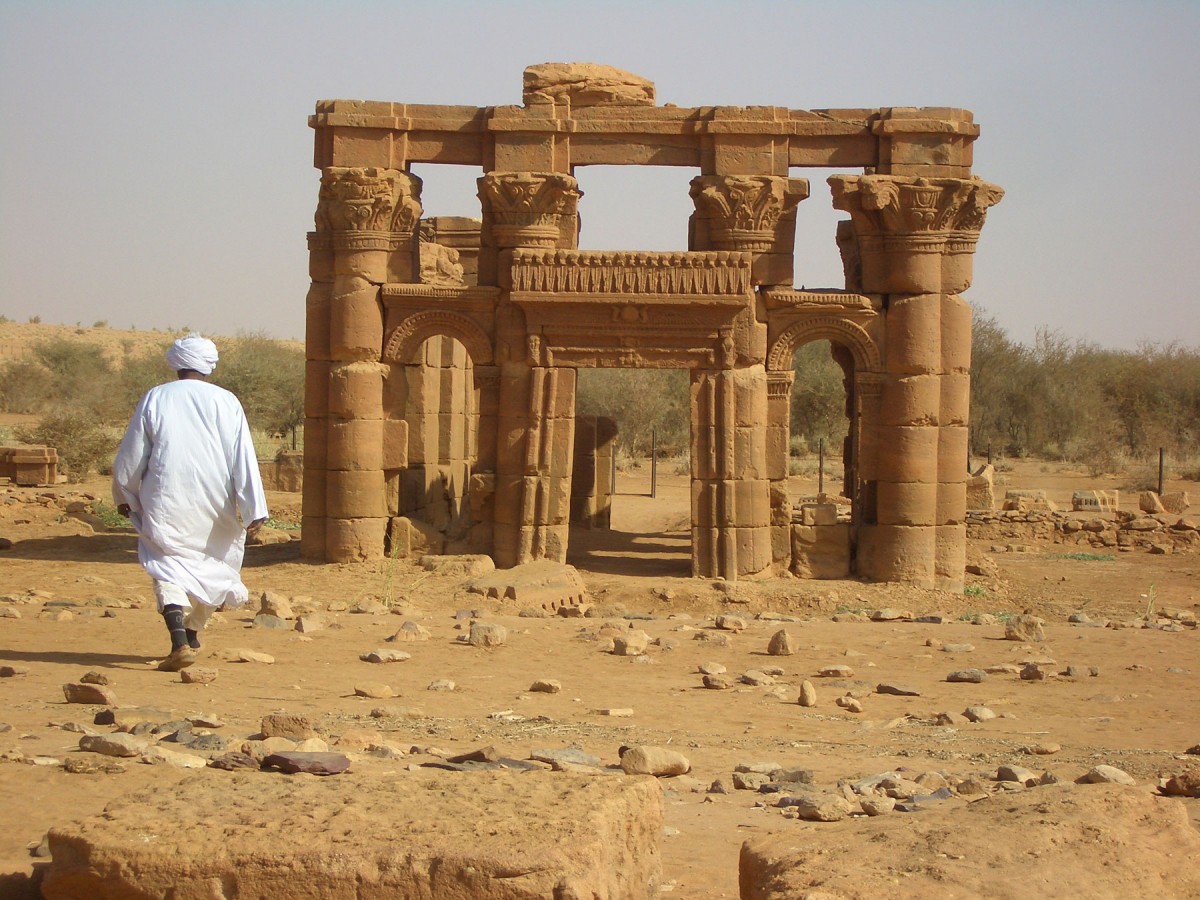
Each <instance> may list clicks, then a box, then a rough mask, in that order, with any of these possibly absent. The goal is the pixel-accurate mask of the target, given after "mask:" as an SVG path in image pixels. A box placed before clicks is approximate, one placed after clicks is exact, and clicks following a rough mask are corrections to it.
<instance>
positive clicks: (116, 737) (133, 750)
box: [79, 731, 154, 757]
mask: <svg viewBox="0 0 1200 900" xmlns="http://www.w3.org/2000/svg"><path fill="white" fill-rule="evenodd" d="M153 744H154V741H153V740H152V739H151V738H148V737H143V736H141V735H134V734H126V733H125V732H123V731H118V732H114V733H113V734H85V735H84V736H83V737H81V738H80V739H79V749H80V750H83V751H84V752H86V753H99V754H100V755H101V756H119V757H133V756H141V754H142V752H143V751H144V750H146V749H147V748H148V747H150V746H152V745H153Z"/></svg>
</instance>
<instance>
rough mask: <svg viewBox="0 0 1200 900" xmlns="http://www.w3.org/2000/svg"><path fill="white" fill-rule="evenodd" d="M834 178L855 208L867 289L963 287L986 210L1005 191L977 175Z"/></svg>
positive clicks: (836, 201)
mask: <svg viewBox="0 0 1200 900" xmlns="http://www.w3.org/2000/svg"><path fill="white" fill-rule="evenodd" d="M829 186H830V188H831V189H832V191H833V206H834V208H835V209H840V210H844V211H845V212H848V213H849V214H850V222H851V227H852V229H853V237H854V243H856V244H857V247H858V253H859V258H860V262H861V266H862V276H861V277H862V287H863V290H864V291H866V292H867V293H885V294H886V293H938V292H941V293H957V292H959V291H963V290H966V289H967V288H968V287H969V286H970V284H971V262H970V256H971V254H973V253H974V252H975V244H976V242H977V241H978V240H979V232H980V229H982V228H983V223H984V221H985V220H986V218H987V211H988V209H989V207H992V206H994V205H995V204H997V203H999V202H1000V199H1001V198H1002V197H1003V196H1004V190H1003V189H1002V188H1001V187H1000V186H999V185H995V184H991V183H989V182H986V181H982V180H980V179H979V178H969V179H964V178H920V177H912V176H899V175H833V176H831V177H830V178H829ZM923 257H924V258H923ZM928 257H940V258H941V259H940V260H938V259H930V258H928Z"/></svg>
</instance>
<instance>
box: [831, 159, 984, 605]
mask: <svg viewBox="0 0 1200 900" xmlns="http://www.w3.org/2000/svg"><path fill="white" fill-rule="evenodd" d="M829 183H830V186H831V187H832V189H833V205H834V206H835V207H836V208H837V209H841V210H845V211H846V212H848V213H850V218H851V223H852V227H853V230H854V238H855V240H856V243H857V246H858V253H859V262H860V265H861V279H862V288H863V290H864V291H865V292H866V293H873V294H886V295H887V297H886V298H885V329H884V334H885V337H884V374H883V378H882V379H881V381H882V384H881V392H880V398H879V411H878V418H877V420H876V422H875V423H874V428H873V429H871V428H870V425H867V427H866V428H865V429H864V431H873V442H874V447H873V452H874V453H875V454H876V459H875V462H874V471H873V473H871V474H870V475H868V474H867V473H865V472H864V476H863V477H864V478H869V479H871V480H873V482H874V484H873V490H872V489H871V487H868V489H867V491H866V493H867V494H868V500H870V499H871V498H873V501H874V502H873V507H874V508H873V510H871V509H868V510H867V512H866V515H865V516H864V519H863V522H862V525H861V526H860V528H859V532H858V571H859V574H861V575H865V576H866V577H868V578H871V579H872V580H875V581H904V582H908V583H910V584H917V585H923V586H926V587H943V588H947V589H951V590H953V589H958V590H961V588H962V583H963V567H964V563H965V546H966V529H965V524H964V523H965V514H966V493H965V488H964V485H965V479H966V413H967V408H966V397H967V393H968V391H969V374H968V372H969V365H970V340H971V329H970V310H969V308H968V307H967V306H966V303H965V301H963V300H962V298H961V297H959V296H957V295H958V293H959V292H960V291H964V290H966V289H967V287H969V286H970V282H971V256H972V254H973V253H974V250H975V243H976V241H977V240H978V238H979V232H980V229H981V228H982V226H983V222H984V218H985V216H986V212H987V209H988V207H990V206H992V205H994V204H995V203H997V202H999V200H1000V198H1001V197H1002V196H1003V191H1002V190H1001V189H1000V188H999V187H997V186H996V185H993V184H988V183H987V182H983V181H980V180H978V179H959V178H923V177H913V176H896V175H864V176H845V175H835V176H833V177H831V178H830V179H829ZM872 476H873V477H872ZM872 512H873V514H874V515H873V517H872V515H871V513H872Z"/></svg>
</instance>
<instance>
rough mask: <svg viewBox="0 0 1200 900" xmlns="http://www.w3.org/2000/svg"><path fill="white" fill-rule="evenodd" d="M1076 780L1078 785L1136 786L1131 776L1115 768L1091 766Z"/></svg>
mask: <svg viewBox="0 0 1200 900" xmlns="http://www.w3.org/2000/svg"><path fill="white" fill-rule="evenodd" d="M1077 780H1078V783H1079V784H1137V781H1136V780H1134V777H1133V776H1132V775H1130V774H1129V773H1128V772H1125V771H1122V770H1121V769H1118V768H1117V767H1116V766H1093V767H1092V768H1090V769H1088V771H1087V773H1086V774H1085V775H1082V776H1080V777H1079V779H1077Z"/></svg>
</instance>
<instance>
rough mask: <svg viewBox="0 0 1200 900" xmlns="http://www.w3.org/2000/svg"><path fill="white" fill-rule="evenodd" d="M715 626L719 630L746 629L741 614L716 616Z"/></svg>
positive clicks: (733, 630)
mask: <svg viewBox="0 0 1200 900" xmlns="http://www.w3.org/2000/svg"><path fill="white" fill-rule="evenodd" d="M717 628H719V629H720V630H721V631H732V632H735V633H736V632H739V631H745V630H746V620H745V619H743V618H742V617H741V616H717Z"/></svg>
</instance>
